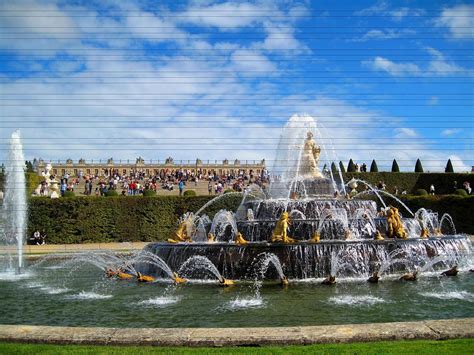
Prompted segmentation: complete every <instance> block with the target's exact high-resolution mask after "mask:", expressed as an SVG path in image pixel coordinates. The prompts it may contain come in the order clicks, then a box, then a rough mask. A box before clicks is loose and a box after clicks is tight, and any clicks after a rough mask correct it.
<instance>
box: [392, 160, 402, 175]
mask: <svg viewBox="0 0 474 355" xmlns="http://www.w3.org/2000/svg"><path fill="white" fill-rule="evenodd" d="M399 172H400V168H399V167H398V163H397V161H396V160H395V159H393V163H392V173H399Z"/></svg>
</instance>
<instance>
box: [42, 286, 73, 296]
mask: <svg viewBox="0 0 474 355" xmlns="http://www.w3.org/2000/svg"><path fill="white" fill-rule="evenodd" d="M40 290H41V291H43V292H45V293H48V294H50V295H59V294H60V293H66V292H68V291H69V289H68V288H61V287H49V286H43V287H40Z"/></svg>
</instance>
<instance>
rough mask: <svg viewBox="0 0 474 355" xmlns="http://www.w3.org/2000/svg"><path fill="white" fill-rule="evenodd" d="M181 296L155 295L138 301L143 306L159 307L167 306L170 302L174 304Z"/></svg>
mask: <svg viewBox="0 0 474 355" xmlns="http://www.w3.org/2000/svg"><path fill="white" fill-rule="evenodd" d="M179 300H180V298H179V297H166V296H165V297H154V298H150V299H147V300H144V301H141V302H138V303H137V304H138V305H143V306H158V307H163V306H167V305H170V304H174V303H177V302H179Z"/></svg>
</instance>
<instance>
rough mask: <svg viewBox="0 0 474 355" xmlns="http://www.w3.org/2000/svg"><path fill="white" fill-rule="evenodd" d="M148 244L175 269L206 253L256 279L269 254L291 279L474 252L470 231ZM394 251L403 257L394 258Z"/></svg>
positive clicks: (229, 270) (273, 274)
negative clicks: (259, 265) (362, 237)
mask: <svg viewBox="0 0 474 355" xmlns="http://www.w3.org/2000/svg"><path fill="white" fill-rule="evenodd" d="M146 250H147V251H149V252H151V253H154V254H155V255H157V256H159V257H160V258H162V259H163V260H166V263H167V264H168V266H169V267H170V268H171V269H173V270H180V268H181V265H183V264H184V263H185V262H186V261H187V260H188V259H189V258H190V257H192V256H203V257H206V258H207V259H209V260H210V261H211V262H212V263H213V264H214V265H215V266H216V268H217V269H218V270H219V272H220V273H221V274H222V276H223V277H225V278H230V279H234V280H245V279H247V280H254V279H255V278H256V272H255V270H256V263H258V262H259V261H261V259H263V258H265V257H266V256H268V255H275V256H276V258H277V259H278V261H279V263H280V265H281V269H282V271H283V274H284V275H285V276H286V277H288V278H289V279H290V280H291V279H309V278H321V277H325V276H327V275H329V274H331V273H333V274H336V276H338V277H360V276H363V275H370V274H371V273H373V272H374V271H376V270H380V269H381V268H382V270H383V271H384V272H385V273H388V274H391V273H400V272H403V271H405V270H407V268H408V269H410V268H411V267H414V266H413V264H411V263H410V260H411V261H413V262H416V261H420V260H424V263H429V261H430V260H435V261H436V260H438V261H442V260H439V259H440V258H439V256H440V254H439V251H440V250H441V251H443V252H447V253H449V258H452V259H453V260H460V259H463V258H467V257H469V255H470V241H469V239H468V238H467V237H465V236H460V235H454V236H443V237H442V238H439V237H434V238H429V239H416V238H412V239H406V240H401V239H399V240H381V241H375V240H361V241H339V240H324V241H321V242H319V243H317V244H315V243H308V242H297V243H292V244H283V243H268V242H251V243H249V244H247V245H245V246H241V245H237V244H235V243H180V244H169V243H151V244H149V245H148V246H147V247H146ZM394 255H396V256H397V257H396V258H393V256H394ZM444 255H446V254H444ZM437 257H438V259H436V258H437ZM446 259H448V257H446ZM434 267H435V268H436V265H434ZM438 268H439V269H442V268H446V264H444V263H439V265H438ZM142 271H143V272H145V273H149V274H152V275H156V274H160V270H159V269H157V268H155V267H154V266H153V265H147V266H145V267H144V268H143V269H142ZM201 271H202V270H201ZM279 277H280V275H278V272H277V270H276V268H270V269H268V272H267V273H266V275H265V278H266V279H268V280H272V279H275V280H278V279H279Z"/></svg>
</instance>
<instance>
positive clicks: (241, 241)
mask: <svg viewBox="0 0 474 355" xmlns="http://www.w3.org/2000/svg"><path fill="white" fill-rule="evenodd" d="M248 243H249V242H248V241H247V240H245V238H244V236H243V235H242V233H240V232H237V237H236V238H235V244H238V245H247V244H248Z"/></svg>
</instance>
